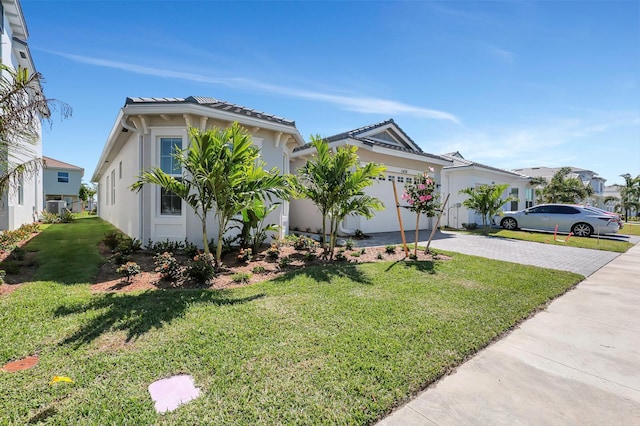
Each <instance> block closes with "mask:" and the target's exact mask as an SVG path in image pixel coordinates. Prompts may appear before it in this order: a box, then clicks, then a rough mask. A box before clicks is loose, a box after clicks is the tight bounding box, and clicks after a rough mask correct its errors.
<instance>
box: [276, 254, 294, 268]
mask: <svg viewBox="0 0 640 426" xmlns="http://www.w3.org/2000/svg"><path fill="white" fill-rule="evenodd" d="M291 262H292V260H291V258H290V257H289V256H285V257H283V258H281V259H280V261H279V262H278V267H280V268H281V269H284V268H286V267H287V266H289V265H291Z"/></svg>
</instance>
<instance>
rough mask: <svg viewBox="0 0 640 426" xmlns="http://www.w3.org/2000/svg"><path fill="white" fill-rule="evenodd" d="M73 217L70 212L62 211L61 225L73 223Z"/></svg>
mask: <svg viewBox="0 0 640 426" xmlns="http://www.w3.org/2000/svg"><path fill="white" fill-rule="evenodd" d="M73 219H75V216H73V213H71V210H68V209H64V210H63V212H62V213H60V222H62V223H70V222H73Z"/></svg>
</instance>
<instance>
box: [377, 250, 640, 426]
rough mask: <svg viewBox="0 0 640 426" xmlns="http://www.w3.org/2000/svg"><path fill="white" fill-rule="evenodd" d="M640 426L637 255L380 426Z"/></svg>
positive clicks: (620, 260)
mask: <svg viewBox="0 0 640 426" xmlns="http://www.w3.org/2000/svg"><path fill="white" fill-rule="evenodd" d="M486 424H491V425H497V424H499V425H503V424H508V425H577V424H580V425H640V245H635V246H634V247H632V248H631V249H630V250H629V251H628V252H627V253H624V254H622V255H620V256H618V257H617V258H615V259H614V260H613V261H611V262H610V263H609V264H607V265H606V266H604V267H602V268H601V269H599V270H598V271H597V272H595V273H594V274H593V275H591V276H590V277H589V278H587V279H586V280H585V281H583V282H582V283H580V284H579V285H578V286H577V287H576V288H575V289H574V290H572V291H570V292H568V293H567V294H565V295H564V296H562V297H560V298H558V299H557V300H555V301H554V302H553V303H551V305H550V306H549V307H548V308H547V309H546V310H544V311H542V312H540V313H538V314H537V315H536V316H535V317H533V318H531V319H530V320H528V321H526V322H525V323H523V324H522V325H521V326H520V327H519V328H518V329H516V330H514V331H513V332H512V333H510V334H509V335H507V336H506V337H504V338H503V339H501V340H500V341H498V342H496V343H494V344H492V345H491V346H489V347H488V348H486V349H484V350H482V351H481V352H479V353H478V354H477V355H476V356H474V357H473V358H472V359H471V360H469V361H468V362H466V363H464V364H463V365H461V366H460V367H458V369H457V371H456V372H455V373H453V374H451V375H449V376H447V377H444V378H443V379H442V380H440V381H439V382H438V383H436V384H434V385H433V386H432V387H430V388H428V389H427V390H425V391H424V392H422V393H421V394H419V395H418V396H417V397H416V398H415V399H413V400H412V401H410V402H409V403H408V404H406V405H405V406H403V407H401V408H399V409H398V410H396V411H395V412H394V413H392V414H391V415H390V416H389V417H387V418H385V419H384V420H382V421H381V422H380V423H379V425H380V426H382V425H384V426H390V425H403V426H404V425H486Z"/></svg>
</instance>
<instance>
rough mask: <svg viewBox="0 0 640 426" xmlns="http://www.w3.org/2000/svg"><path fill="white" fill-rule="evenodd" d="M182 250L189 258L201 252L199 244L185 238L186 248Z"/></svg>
mask: <svg viewBox="0 0 640 426" xmlns="http://www.w3.org/2000/svg"><path fill="white" fill-rule="evenodd" d="M182 250H183V253H184V254H185V255H186V256H187V257H188V258H189V259H193V258H194V257H195V255H196V254H198V253H199V252H200V250H199V249H198V246H197V245H195V244H194V243H192V242H190V241H187V240H184V248H183V249H182Z"/></svg>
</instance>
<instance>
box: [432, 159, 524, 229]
mask: <svg viewBox="0 0 640 426" xmlns="http://www.w3.org/2000/svg"><path fill="white" fill-rule="evenodd" d="M440 156H441V157H443V158H446V159H448V160H451V162H452V164H451V165H449V166H445V167H444V168H443V169H442V193H443V194H449V202H448V204H447V206H446V208H445V210H446V211H445V214H444V216H443V218H442V221H441V222H442V224H443V225H446V226H450V227H452V228H462V224H463V223H476V224H481V223H482V218H481V217H480V215H478V214H477V213H476V212H475V211H474V210H471V209H467V208H466V207H465V206H463V205H462V202H463V201H464V200H466V199H467V198H468V196H467V195H466V194H460V193H459V192H460V190H462V189H465V188H477V187H478V186H481V185H493V184H507V185H509V187H508V188H507V189H506V191H505V193H504V195H503V198H506V197H507V196H508V195H513V196H514V197H517V198H518V201H512V202H509V203H506V204H505V205H504V206H502V210H503V211H510V210H521V209H524V208H527V207H531V206H533V205H534V204H535V192H534V188H533V187H531V185H529V181H530V179H531V178H530V177H528V176H526V175H523V174H521V173H516V172H512V171H509V170H503V169H499V168H496V167H491V166H487V165H485V164H480V163H476V162H473V161H469V160H467V159H465V158H464V157H463V156H462V155H461V154H460V153H459V152H451V153H447V154H441V155H440Z"/></svg>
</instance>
